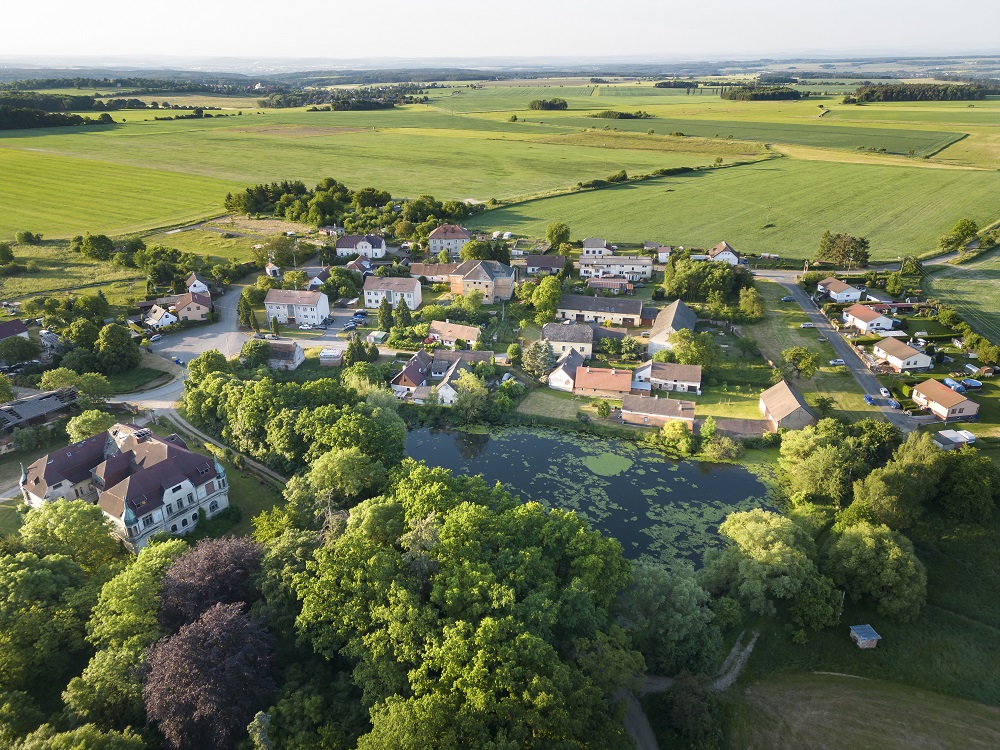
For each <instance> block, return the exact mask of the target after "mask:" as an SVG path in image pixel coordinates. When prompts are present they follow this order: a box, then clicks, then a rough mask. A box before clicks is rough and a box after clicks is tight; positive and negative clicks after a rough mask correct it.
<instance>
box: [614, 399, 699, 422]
mask: <svg viewBox="0 0 1000 750" xmlns="http://www.w3.org/2000/svg"><path fill="white" fill-rule="evenodd" d="M694 407H695V404H694V401H683V400H681V399H679V398H667V397H665V396H664V397H660V398H658V397H656V396H654V397H652V398H650V397H649V396H631V395H629V396H624V397H622V411H621V414H622V421H623V422H625V423H627V424H635V425H641V426H643V427H662V426H663V425H665V424H666V423H667V422H673V421H677V422H683V423H684V424H685V425H687V427H688V429H694Z"/></svg>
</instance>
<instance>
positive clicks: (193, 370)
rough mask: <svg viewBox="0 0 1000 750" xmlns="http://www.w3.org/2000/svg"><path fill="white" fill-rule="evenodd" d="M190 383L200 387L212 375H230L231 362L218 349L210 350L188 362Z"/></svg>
mask: <svg viewBox="0 0 1000 750" xmlns="http://www.w3.org/2000/svg"><path fill="white" fill-rule="evenodd" d="M187 371H188V377H187V379H188V382H189V383H191V384H193V385H196V386H197V385H199V384H201V382H202V381H203V380H205V378H207V377H208V376H209V375H211V374H212V373H216V372H221V373H229V372H231V369H230V367H229V360H228V359H226V356H225V355H224V354H222V352H220V351H219V350H218V349H209V350H208V351H207V352H202V353H201V354H199V355H198V356H197V357H195V358H194V359H192V360H191V361H190V362H188V366H187Z"/></svg>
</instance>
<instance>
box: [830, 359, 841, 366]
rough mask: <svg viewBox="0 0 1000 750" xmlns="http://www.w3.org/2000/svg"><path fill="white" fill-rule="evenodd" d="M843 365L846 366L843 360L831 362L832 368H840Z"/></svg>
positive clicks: (832, 360)
mask: <svg viewBox="0 0 1000 750" xmlns="http://www.w3.org/2000/svg"><path fill="white" fill-rule="evenodd" d="M842 364H845V363H844V360H842V359H831V360H830V367H840V366H841V365H842Z"/></svg>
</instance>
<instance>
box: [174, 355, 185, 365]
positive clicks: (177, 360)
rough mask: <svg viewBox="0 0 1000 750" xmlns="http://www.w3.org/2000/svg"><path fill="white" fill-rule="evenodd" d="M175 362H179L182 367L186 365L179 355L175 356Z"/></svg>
mask: <svg viewBox="0 0 1000 750" xmlns="http://www.w3.org/2000/svg"><path fill="white" fill-rule="evenodd" d="M174 362H175V363H177V364H179V365H180V366H181V367H183V366H184V363H183V362H181V360H180V358H178V357H174Z"/></svg>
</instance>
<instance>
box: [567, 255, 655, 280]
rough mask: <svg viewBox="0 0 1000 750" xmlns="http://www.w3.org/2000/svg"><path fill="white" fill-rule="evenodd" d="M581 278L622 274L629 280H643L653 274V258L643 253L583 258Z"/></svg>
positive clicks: (581, 261)
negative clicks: (642, 254)
mask: <svg viewBox="0 0 1000 750" xmlns="http://www.w3.org/2000/svg"><path fill="white" fill-rule="evenodd" d="M579 268H580V278H581V279H589V278H597V279H600V278H604V277H605V276H622V277H624V278H626V279H628V280H629V281H641V280H642V279H649V278H652V276H653V259H652V258H647V257H644V256H641V255H612V256H609V257H606V258H581V259H580V263H579Z"/></svg>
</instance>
